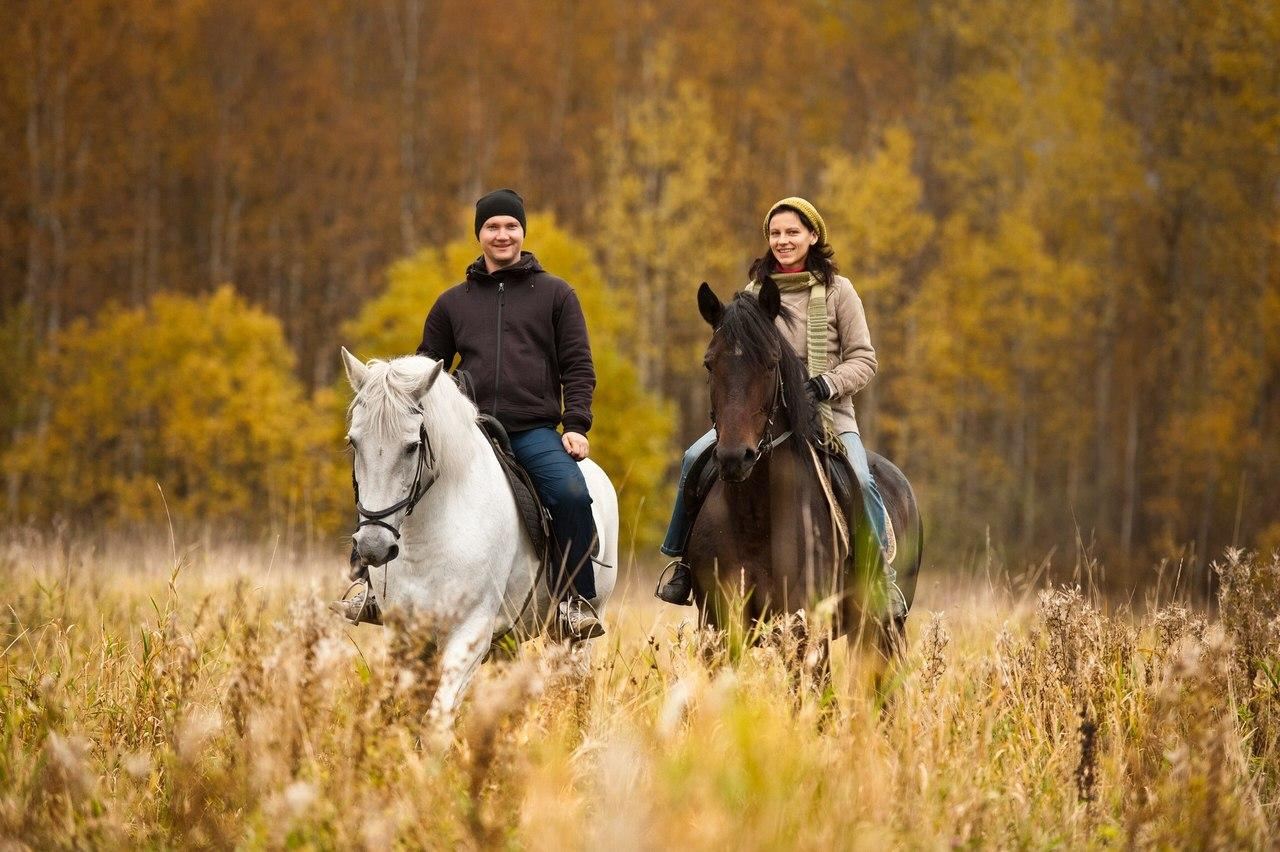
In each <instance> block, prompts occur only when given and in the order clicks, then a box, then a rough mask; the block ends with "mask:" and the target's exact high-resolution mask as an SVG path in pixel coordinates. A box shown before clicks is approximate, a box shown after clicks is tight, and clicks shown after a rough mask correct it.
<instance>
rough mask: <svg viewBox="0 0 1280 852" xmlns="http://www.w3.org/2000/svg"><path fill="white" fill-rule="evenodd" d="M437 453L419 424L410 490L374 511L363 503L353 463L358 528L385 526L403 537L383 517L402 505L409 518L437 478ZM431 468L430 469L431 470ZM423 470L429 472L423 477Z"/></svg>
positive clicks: (423, 425)
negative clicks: (400, 497)
mask: <svg viewBox="0 0 1280 852" xmlns="http://www.w3.org/2000/svg"><path fill="white" fill-rule="evenodd" d="M416 413H417V414H418V415H419V416H421V414H422V409H420V408H419V409H416ZM435 468H436V454H435V451H434V450H433V449H432V447H431V436H430V435H428V434H427V427H426V424H425V423H419V424H418V449H417V465H416V467H415V468H414V472H413V484H412V485H410V486H409V493H408V494H407V495H406V496H405V498H404V499H403V500H401V501H399V502H398V503H394V504H392V505H390V506H388V507H387V508H385V509H379V510H378V511H376V512H375V511H372V510H370V509H366V508H365V507H364V506H363V505H361V503H360V483H359V482H357V481H356V470H355V464H354V462H353V463H352V466H351V487H352V488H353V489H354V490H355V493H356V511H357V512H359V513H360V522H359V523H358V524H356V531H357V532H359V530H360V528H361V527H382V528H383V529H387V530H390V531H391V534H392V535H393V536H395V537H396V540H397V541H398V540H399V539H400V530H398V529H396V528H395V527H393V526H391V524H389V523H387V522H386V521H384V520H383V518H386V517H389V516H391V515H394V514H395V513H396V512H398V511H400V510H401V509H404V510H405V513H404V516H405V517H406V518H407V517H409V516H410V515H412V514H413V507H414V506H417V505H418V501H419V500H421V499H422V498H423V497H424V496H426V493H427V491H428V490H430V488H431V486H432V485H434V484H435V482H436V476H437V473H436V469H435ZM428 469H429V470H428ZM424 474H428V475H427V476H426V478H425V479H424V476H423V475H424Z"/></svg>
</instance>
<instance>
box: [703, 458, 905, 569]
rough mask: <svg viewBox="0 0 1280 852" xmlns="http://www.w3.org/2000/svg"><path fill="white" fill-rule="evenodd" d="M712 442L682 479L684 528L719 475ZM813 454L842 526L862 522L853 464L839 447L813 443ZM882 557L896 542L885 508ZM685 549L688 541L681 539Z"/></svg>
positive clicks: (889, 557) (854, 526)
mask: <svg viewBox="0 0 1280 852" xmlns="http://www.w3.org/2000/svg"><path fill="white" fill-rule="evenodd" d="M715 448H716V445H715V444H714V443H712V444H711V445H710V446H709V447H707V448H706V449H705V450H703V452H702V454H701V455H699V456H698V458H697V459H695V460H694V462H693V466H692V467H690V468H689V476H688V478H687V479H686V480H685V492H684V495H685V512H686V515H687V519H688V525H687V526H686V527H685V529H687V530H690V531H692V530H693V522H694V521H695V520H697V517H698V513H699V512H700V511H701V510H702V504H703V503H704V502H706V499H707V495H708V494H710V493H711V488H712V486H714V485H715V484H716V481H717V480H719V479H720V465H719V463H718V462H717V461H716V454H715ZM813 449H814V451H815V457H816V459H817V460H818V461H819V463H820V464H821V471H820V473H821V475H822V476H824V477H825V478H826V482H827V484H828V485H829V486H830V495H829V497H830V498H831V499H834V502H835V506H836V507H837V508H838V510H839V511H840V512H841V513H842V515H843V518H844V522H845V529H846V530H854V529H857V528H858V526H860V525H861V524H863V523H865V517H866V513H865V511H864V509H863V499H862V487H861V486H860V485H859V484H858V478H857V475H856V474H854V472H853V465H852V464H851V463H850V462H849V458H848V456H846V455H845V454H844V452H843V451H841V450H838V449H833V448H832V447H830V446H814V447H813ZM884 520H885V539H886V541H885V561H887V562H889V563H892V562H893V558H894V557H895V556H896V555H897V542H896V538H895V535H894V531H893V520H892V519H891V518H890V517H889V513H888V509H887V508H886V510H885V519H884ZM684 544H685V545H686V547H685V548H682V550H681V552H684V550H685V549H687V544H688V542H685V543H684Z"/></svg>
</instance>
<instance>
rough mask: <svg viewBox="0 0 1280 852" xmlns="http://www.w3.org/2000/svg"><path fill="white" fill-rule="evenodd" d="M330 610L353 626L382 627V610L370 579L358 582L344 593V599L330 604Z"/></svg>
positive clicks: (348, 587)
mask: <svg viewBox="0 0 1280 852" xmlns="http://www.w3.org/2000/svg"><path fill="white" fill-rule="evenodd" d="M356 588H358V589H360V591H359V592H358V593H356V595H355V596H354V597H348V595H350V594H351V590H352V589H356ZM329 610H330V611H331V612H336V613H337V614H338V615H340V616H342V617H343V618H345V619H346V620H347V621H349V622H351V623H352V624H376V625H379V626H381V625H382V608H381V607H379V606H378V602H377V601H376V600H374V597H373V589H372V588H371V587H370V585H369V580H368V577H367V576H366V577H365V578H363V579H360V580H356V581H355V582H354V583H352V584H351V585H350V586H347V590H346V591H345V592H343V593H342V598H341V599H339V600H336V601H333V602H331V603H330V604H329Z"/></svg>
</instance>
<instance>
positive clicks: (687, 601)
mask: <svg viewBox="0 0 1280 852" xmlns="http://www.w3.org/2000/svg"><path fill="white" fill-rule="evenodd" d="M682 565H683V566H684V569H685V570H686V571H688V572H689V591H688V592H686V593H685V595H684V600H681V601H673V600H671V599H669V598H665V597H663V596H662V590H663V589H665V588H666V587H667V586H670V585H671V584H672V583H674V582H675V578H676V573H677V572H678V571H679V570H680V566H682ZM667 572H671V579H670V580H669V581H667V582H666V583H663V582H662V581H663V579H664V578H665V577H666V576H667ZM653 596H654V597H655V598H657V599H658V600H660V601H662V602H663V603H669V604H671V605H672V606H693V567H692V566H691V565H690V564H689V563H688V562H685V561H684V557H683V556H677V557H676V558H675V559H672V560H671V561H670V562H668V563H667V566H666V567H665V568H663V569H662V573H660V574H659V575H658V585H656V586H654V588H653Z"/></svg>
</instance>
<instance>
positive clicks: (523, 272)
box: [467, 251, 544, 284]
mask: <svg viewBox="0 0 1280 852" xmlns="http://www.w3.org/2000/svg"><path fill="white" fill-rule="evenodd" d="M543 271H544V270H543V268H542V264H541V263H538V259H537V258H536V257H534V256H533V252H531V251H522V252H520V259H519V260H517V261H516V262H515V263H513V264H511V265H510V266H504V267H503V268H502V269H499V270H496V271H494V272H490V271H489V269H488V267H486V266H485V265H484V255H480V256H479V257H477V258H476V259H475V260H473V261H472V262H471V265H470V266H468V267H467V283H468V284H471V283H473V282H474V283H476V284H496V283H497V282H499V281H513V280H518V279H520V278H527V277H529V276H530V275H533V274H535V273H538V272H543Z"/></svg>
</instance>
